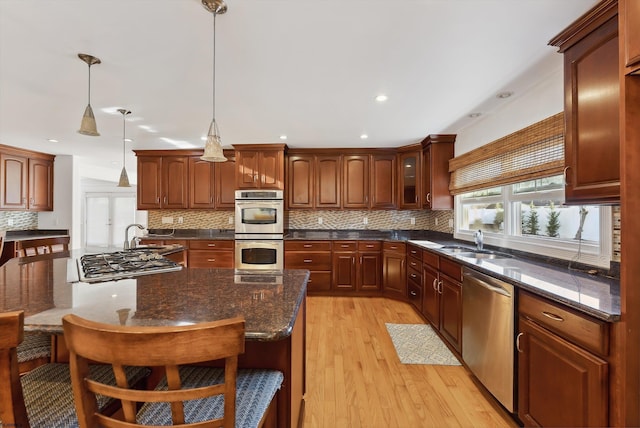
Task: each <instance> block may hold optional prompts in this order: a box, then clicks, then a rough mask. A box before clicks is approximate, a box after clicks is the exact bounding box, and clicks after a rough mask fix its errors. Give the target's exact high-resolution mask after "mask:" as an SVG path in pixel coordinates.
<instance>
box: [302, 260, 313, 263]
mask: <svg viewBox="0 0 640 428" xmlns="http://www.w3.org/2000/svg"><path fill="white" fill-rule="evenodd" d="M303 262H304V263H312V262H313V260H311V259H304V260H303Z"/></svg>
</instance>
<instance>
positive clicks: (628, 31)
mask: <svg viewBox="0 0 640 428" xmlns="http://www.w3.org/2000/svg"><path fill="white" fill-rule="evenodd" d="M620 13H621V14H622V22H623V23H624V64H625V66H626V67H627V73H633V74H638V73H640V25H638V23H637V22H636V21H639V20H640V2H639V1H636V0H634V1H626V2H624V11H623V10H622V9H621V10H620Z"/></svg>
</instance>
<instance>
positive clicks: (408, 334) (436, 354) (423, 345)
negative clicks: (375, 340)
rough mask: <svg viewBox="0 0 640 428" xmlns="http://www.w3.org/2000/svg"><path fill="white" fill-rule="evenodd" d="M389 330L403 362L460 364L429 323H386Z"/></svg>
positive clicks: (443, 364) (444, 364)
mask: <svg viewBox="0 0 640 428" xmlns="http://www.w3.org/2000/svg"><path fill="white" fill-rule="evenodd" d="M385 325H386V326H387V331H388V332H389V336H391V340H392V341H393V345H394V346H395V348H396V352H397V354H398V358H400V362H401V363H403V364H434V365H442V366H459V365H460V361H458V359H457V358H456V357H455V356H454V355H453V353H452V352H451V351H450V350H449V348H447V345H445V344H444V343H443V342H442V340H441V339H440V337H438V335H437V334H436V333H435V332H434V331H433V329H432V328H431V326H430V325H428V324H391V323H386V324H385Z"/></svg>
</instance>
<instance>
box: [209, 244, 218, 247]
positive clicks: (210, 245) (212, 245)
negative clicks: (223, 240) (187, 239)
mask: <svg viewBox="0 0 640 428" xmlns="http://www.w3.org/2000/svg"><path fill="white" fill-rule="evenodd" d="M215 246H216V244H207V247H215Z"/></svg>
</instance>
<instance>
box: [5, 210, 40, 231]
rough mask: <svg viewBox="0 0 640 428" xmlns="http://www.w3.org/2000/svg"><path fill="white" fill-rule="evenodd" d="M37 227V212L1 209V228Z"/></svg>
mask: <svg viewBox="0 0 640 428" xmlns="http://www.w3.org/2000/svg"><path fill="white" fill-rule="evenodd" d="M37 228H38V213H37V212H28V211H0V230H31V229H37Z"/></svg>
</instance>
